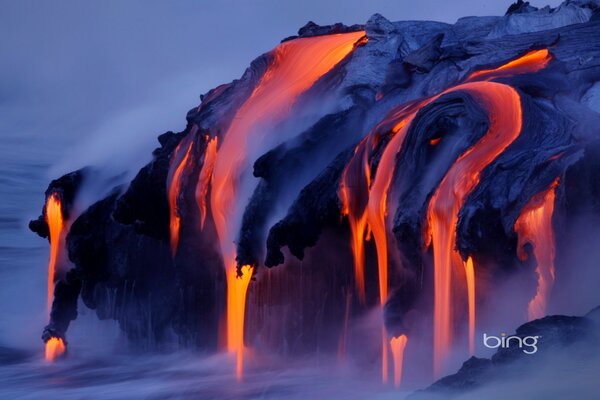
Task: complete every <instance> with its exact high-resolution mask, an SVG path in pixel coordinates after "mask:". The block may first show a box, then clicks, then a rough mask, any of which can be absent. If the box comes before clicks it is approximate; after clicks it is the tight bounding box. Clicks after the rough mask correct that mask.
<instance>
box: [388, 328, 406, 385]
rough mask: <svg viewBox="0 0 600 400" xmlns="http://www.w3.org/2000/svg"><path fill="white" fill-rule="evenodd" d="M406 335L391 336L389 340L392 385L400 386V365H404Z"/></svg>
mask: <svg viewBox="0 0 600 400" xmlns="http://www.w3.org/2000/svg"><path fill="white" fill-rule="evenodd" d="M407 342H408V337H407V336H406V335H400V336H397V337H393V338H392V339H391V340H390V347H391V348H392V358H393V360H394V386H396V387H397V388H399V387H400V384H401V383H402V367H403V365H404V349H405V348H406V343H407Z"/></svg>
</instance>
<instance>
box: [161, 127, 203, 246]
mask: <svg viewBox="0 0 600 400" xmlns="http://www.w3.org/2000/svg"><path fill="white" fill-rule="evenodd" d="M196 130H197V128H196V126H194V128H193V129H192V131H191V132H190V133H189V134H188V135H187V136H186V137H185V138H184V139H183V140H182V141H181V142H180V143H179V144H178V145H177V148H176V149H175V152H174V153H173V160H172V161H171V166H170V168H169V175H168V179H167V182H168V183H167V190H168V193H169V212H170V226H169V231H170V238H171V252H172V254H173V257H174V256H175V254H176V253H177V247H178V246H179V229H180V227H181V215H180V211H179V204H178V203H179V197H180V195H181V192H182V191H181V188H182V187H181V178H182V175H183V171H184V170H185V169H186V168H187V165H188V163H189V161H190V153H191V152H192V147H193V146H194V141H193V137H194V134H195V132H196Z"/></svg>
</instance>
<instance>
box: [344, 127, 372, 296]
mask: <svg viewBox="0 0 600 400" xmlns="http://www.w3.org/2000/svg"><path fill="white" fill-rule="evenodd" d="M367 139H368V138H365V139H363V140H362V141H361V143H360V144H359V145H358V146H357V147H356V149H355V154H354V157H353V158H352V160H350V162H349V163H348V165H347V166H346V168H345V169H344V172H343V174H342V178H341V183H340V192H339V197H340V201H341V202H342V215H346V216H348V223H349V225H350V233H351V235H352V240H351V241H350V247H351V248H352V256H353V258H354V282H355V286H356V292H357V294H358V299H359V301H360V303H361V304H365V303H366V295H365V245H364V240H365V234H366V231H367V227H368V226H367V202H368V200H369V190H370V186H371V170H370V167H369V154H368V151H367V146H368V144H367V141H368V140H367Z"/></svg>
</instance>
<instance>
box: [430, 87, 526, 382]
mask: <svg viewBox="0 0 600 400" xmlns="http://www.w3.org/2000/svg"><path fill="white" fill-rule="evenodd" d="M455 90H464V91H467V92H468V93H469V94H471V95H472V96H473V97H475V99H476V100H478V101H479V103H480V104H481V105H482V106H483V107H484V108H485V109H486V111H487V113H488V115H489V119H490V126H489V129H488V131H487V132H486V134H485V136H483V138H481V139H480V140H479V141H478V142H477V143H475V145H473V146H472V147H471V148H470V149H468V150H467V151H466V152H465V153H463V154H462V155H461V156H460V157H459V158H458V159H457V160H456V161H455V163H454V164H453V165H452V166H451V167H450V169H449V170H448V172H447V173H446V175H445V176H444V178H443V179H442V181H441V183H440V185H439V186H438V188H437V190H436V192H435V194H434V195H433V197H432V198H431V201H430V203H429V207H428V210H427V223H428V224H427V225H428V237H430V238H431V244H432V245H433V259H434V291H435V293H434V311H433V313H434V316H433V319H434V334H433V347H434V350H433V354H434V375H435V376H436V377H439V376H440V375H441V374H442V373H443V372H444V368H445V367H446V362H447V359H448V355H449V351H450V346H451V344H452V325H453V322H452V314H453V305H454V301H453V298H454V296H453V281H454V280H455V279H456V275H459V274H461V272H463V269H466V270H467V271H469V270H470V271H471V272H472V274H470V273H467V276H469V275H471V276H470V279H469V280H470V281H471V282H474V272H473V268H472V265H471V268H465V266H464V262H463V260H462V258H461V255H460V253H459V252H458V250H456V224H457V223H458V213H459V211H460V209H461V208H462V205H463V203H464V201H465V199H466V197H467V196H468V195H469V193H471V191H472V190H473V189H474V188H475V187H476V186H477V184H478V183H479V179H480V174H481V171H482V170H483V169H484V168H485V167H486V166H487V165H489V164H490V163H491V162H492V161H493V160H494V159H495V158H496V157H497V156H499V155H500V154H501V153H502V152H503V151H504V149H506V148H507V147H508V145H510V144H511V143H512V142H513V141H514V140H515V139H516V138H517V137H518V136H519V133H520V132H521V125H522V111H521V101H520V96H519V94H518V93H517V91H516V90H514V89H513V88H511V87H510V86H507V85H503V84H499V83H494V82H471V83H465V84H463V85H460V86H458V87H456V88H455ZM463 273H464V272H463ZM468 290H469V291H472V293H471V294H469V298H471V299H473V301H474V297H475V295H474V284H472V285H471V287H470V288H468ZM472 307H473V308H474V306H472V305H471V304H470V305H469V309H471V308H472ZM469 320H470V322H471V321H472V322H473V325H474V317H472V316H470V317H469ZM473 329H474V328H473ZM469 330H470V331H471V326H470V329H469Z"/></svg>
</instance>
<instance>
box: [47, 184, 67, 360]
mask: <svg viewBox="0 0 600 400" xmlns="http://www.w3.org/2000/svg"><path fill="white" fill-rule="evenodd" d="M46 223H47V224H48V231H49V238H50V261H49V262H48V299H47V301H48V303H47V306H48V312H50V310H51V309H52V297H53V294H54V282H55V280H56V274H57V272H58V270H57V268H58V261H59V257H60V254H59V253H60V249H61V243H62V234H63V227H64V219H63V214H62V200H61V198H60V195H59V194H58V193H52V194H51V195H50V196H49V197H48V199H47V200H46ZM64 352H65V345H64V343H63V341H62V339H60V338H50V339H49V340H48V341H47V342H46V353H45V357H46V360H47V361H54V360H55V359H56V358H57V357H59V356H60V355H62V354H63V353H64Z"/></svg>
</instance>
